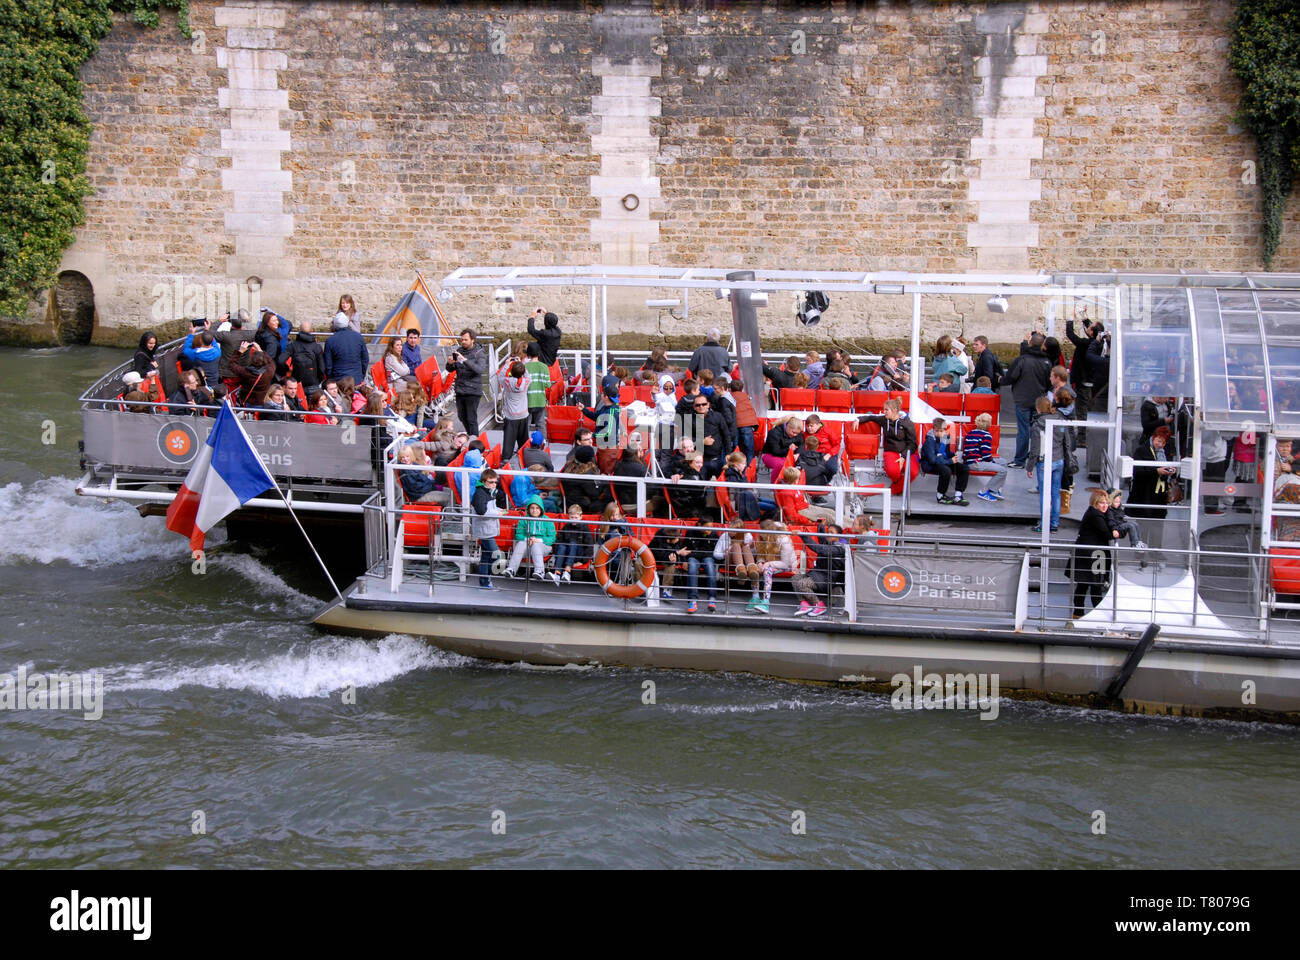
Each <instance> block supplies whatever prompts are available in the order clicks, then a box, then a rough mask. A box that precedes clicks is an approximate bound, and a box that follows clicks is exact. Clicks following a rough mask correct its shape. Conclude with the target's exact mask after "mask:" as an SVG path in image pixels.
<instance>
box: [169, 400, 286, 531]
mask: <svg viewBox="0 0 1300 960" xmlns="http://www.w3.org/2000/svg"><path fill="white" fill-rule="evenodd" d="M274 486H275V479H274V478H273V477H272V476H271V473H270V471H268V470H267V469H266V465H265V464H263V463H262V458H261V457H259V456H258V455H257V451H256V450H254V449H253V442H252V441H251V440H249V439H248V434H247V433H245V432H244V427H243V424H241V423H240V422H239V418H238V417H236V416H235V411H234V409H233V408H232V407H231V406H230V401H229V400H226V401H225V402H224V403H223V404H222V405H221V412H220V413H219V414H217V420H216V423H214V424H213V425H212V430H211V432H209V433H208V441H207V443H206V444H204V445H203V448H202V449H201V450H199V456H198V459H197V460H195V461H194V466H192V467H190V472H189V473H188V474H187V475H186V477H185V482H184V483H183V484H181V488H180V490H179V491H178V492H177V494H176V499H175V500H173V501H172V503H171V506H169V507H168V508H167V529H168V530H171V531H172V532H173V533H179V534H180V535H181V536H183V537H189V538H190V549H191V550H202V549H203V537H204V534H206V533H207V532H208V531H209V530H211V529H212V527H214V526H215V525H216V524H218V523H220V522H221V520H222V518H224V517H225V516H226V515H227V514H230V513H233V512H235V511H236V510H238V509H239V508H240V507H241V506H243V505H244V504H245V503H247V502H248V501H249V500H252V499H253V498H254V497H255V496H257V495H258V494H259V493H263V492H265V491H266V490H267V489H269V488H270V487H274Z"/></svg>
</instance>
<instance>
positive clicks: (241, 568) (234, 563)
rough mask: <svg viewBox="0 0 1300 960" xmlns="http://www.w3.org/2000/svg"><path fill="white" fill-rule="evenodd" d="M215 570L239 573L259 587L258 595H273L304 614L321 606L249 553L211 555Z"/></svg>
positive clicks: (209, 557)
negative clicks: (286, 601) (288, 602)
mask: <svg viewBox="0 0 1300 960" xmlns="http://www.w3.org/2000/svg"><path fill="white" fill-rule="evenodd" d="M312 562H313V563H314V562H315V561H312ZM214 569H215V570H217V571H230V572H232V573H237V574H239V575H240V576H241V577H243V578H244V579H245V580H247V581H248V582H249V583H251V584H252V585H253V586H255V587H257V592H258V593H265V594H271V595H273V596H277V597H280V598H283V599H285V600H288V601H290V605H291V606H292V607H294V608H295V609H297V610H300V611H302V612H306V611H308V610H312V609H314V608H315V607H317V606H319V605H320V601H319V600H317V599H316V598H314V597H309V596H308V595H307V594H305V593H302V592H301V591H298V590H295V589H294V588H293V587H291V586H289V585H288V584H287V583H285V582H284V579H283V578H282V577H281V576H280V575H279V574H277V573H276V572H275V571H274V570H272V569H271V568H270V567H268V566H267V565H266V564H264V563H263V562H262V561H261V560H258V559H257V558H256V557H254V556H250V555H249V554H247V553H209V554H208V571H209V573H211V571H212V570H214Z"/></svg>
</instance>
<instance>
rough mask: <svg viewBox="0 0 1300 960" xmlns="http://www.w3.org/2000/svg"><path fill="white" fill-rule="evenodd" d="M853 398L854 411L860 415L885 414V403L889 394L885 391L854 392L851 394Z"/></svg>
mask: <svg viewBox="0 0 1300 960" xmlns="http://www.w3.org/2000/svg"><path fill="white" fill-rule="evenodd" d="M849 396H851V397H852V398H853V409H854V410H856V411H857V412H858V413H883V412H884V409H885V401H886V400H888V399H889V394H887V393H885V392H884V391H883V390H854V391H853V392H852V393H850V394H849Z"/></svg>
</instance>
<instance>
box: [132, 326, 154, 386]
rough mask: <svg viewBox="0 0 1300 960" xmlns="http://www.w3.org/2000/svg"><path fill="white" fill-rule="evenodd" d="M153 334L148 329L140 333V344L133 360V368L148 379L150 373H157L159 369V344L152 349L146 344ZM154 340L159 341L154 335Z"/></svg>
mask: <svg viewBox="0 0 1300 960" xmlns="http://www.w3.org/2000/svg"><path fill="white" fill-rule="evenodd" d="M153 336H154V335H153V334H152V333H150V332H148V331H146V332H145V333H142V334H140V346H139V348H138V349H137V350H136V351H135V356H134V357H133V358H132V360H131V364H132V369H134V370H135V372H136V373H138V374H140V376H142V377H144V378H145V379H148V378H149V375H150V374H153V373H156V372H157V370H158V356H157V354H158V347H157V344H156V343H155V346H154V348H153V349H152V350H147V349H145V344H146V343H148V342H149V338H150V337H153ZM154 340H155V341H157V337H154Z"/></svg>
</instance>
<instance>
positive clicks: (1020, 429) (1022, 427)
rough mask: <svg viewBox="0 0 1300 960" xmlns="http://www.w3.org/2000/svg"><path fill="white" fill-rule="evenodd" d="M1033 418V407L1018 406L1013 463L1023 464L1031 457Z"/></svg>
mask: <svg viewBox="0 0 1300 960" xmlns="http://www.w3.org/2000/svg"><path fill="white" fill-rule="evenodd" d="M1033 419H1034V408H1033V407H1016V452H1015V455H1014V456H1012V458H1011V462H1012V463H1018V464H1020V465H1022V466H1023V465H1024V463H1025V461H1026V460H1028V459H1029V424H1030V422H1031V421H1032V420H1033ZM993 453H994V454H996V453H997V451H996V450H994V451H993ZM1040 487H1041V484H1040Z"/></svg>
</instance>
